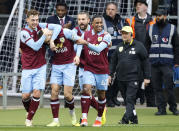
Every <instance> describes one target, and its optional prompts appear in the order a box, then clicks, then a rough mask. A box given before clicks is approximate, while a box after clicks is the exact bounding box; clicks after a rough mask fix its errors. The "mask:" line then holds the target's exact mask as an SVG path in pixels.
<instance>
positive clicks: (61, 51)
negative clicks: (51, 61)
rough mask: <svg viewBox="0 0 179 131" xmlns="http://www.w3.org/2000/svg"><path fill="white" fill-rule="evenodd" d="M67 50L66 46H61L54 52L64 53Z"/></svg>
mask: <svg viewBox="0 0 179 131" xmlns="http://www.w3.org/2000/svg"><path fill="white" fill-rule="evenodd" d="M67 51H68V49H67V47H63V48H59V49H57V50H56V53H64V52H67Z"/></svg>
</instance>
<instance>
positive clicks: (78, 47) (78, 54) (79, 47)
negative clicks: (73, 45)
mask: <svg viewBox="0 0 179 131" xmlns="http://www.w3.org/2000/svg"><path fill="white" fill-rule="evenodd" d="M81 38H82V39H84V34H82V36H81ZM82 49H83V45H78V44H77V49H76V50H77V51H76V55H77V56H78V57H80V55H81V51H82Z"/></svg>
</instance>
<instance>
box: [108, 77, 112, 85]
mask: <svg viewBox="0 0 179 131" xmlns="http://www.w3.org/2000/svg"><path fill="white" fill-rule="evenodd" d="M111 83H112V77H111V76H108V86H109V85H111Z"/></svg>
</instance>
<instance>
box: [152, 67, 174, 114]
mask: <svg viewBox="0 0 179 131" xmlns="http://www.w3.org/2000/svg"><path fill="white" fill-rule="evenodd" d="M151 73H152V77H151V83H152V86H153V88H154V91H155V95H156V105H157V107H158V109H159V110H160V109H161V110H162V109H164V110H165V109H166V106H167V102H168V104H169V106H170V109H176V107H177V105H176V100H175V95H174V90H173V87H174V83H173V68H172V66H169V65H159V66H154V65H152V68H151ZM163 84H164V86H165V89H166V92H167V95H168V100H167V102H166V100H165V97H164V92H163Z"/></svg>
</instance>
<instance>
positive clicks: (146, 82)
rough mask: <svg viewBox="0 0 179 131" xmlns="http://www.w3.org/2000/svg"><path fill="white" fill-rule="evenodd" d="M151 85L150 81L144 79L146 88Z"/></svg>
mask: <svg viewBox="0 0 179 131" xmlns="http://www.w3.org/2000/svg"><path fill="white" fill-rule="evenodd" d="M149 83H150V80H149V79H144V86H145V87H146V86H147V85H148V84H149Z"/></svg>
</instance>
